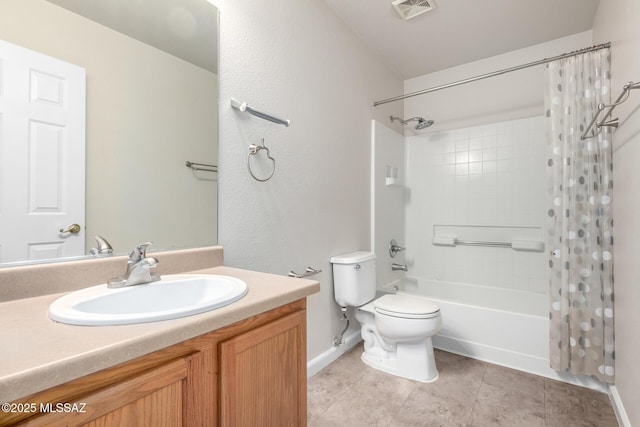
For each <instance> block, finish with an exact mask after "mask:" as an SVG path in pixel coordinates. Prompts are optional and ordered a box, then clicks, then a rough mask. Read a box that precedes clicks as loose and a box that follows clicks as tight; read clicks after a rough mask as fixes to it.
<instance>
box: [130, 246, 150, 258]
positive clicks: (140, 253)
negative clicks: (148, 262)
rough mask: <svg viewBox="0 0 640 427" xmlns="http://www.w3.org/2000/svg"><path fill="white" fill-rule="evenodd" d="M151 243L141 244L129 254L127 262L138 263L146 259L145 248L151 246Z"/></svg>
mask: <svg viewBox="0 0 640 427" xmlns="http://www.w3.org/2000/svg"><path fill="white" fill-rule="evenodd" d="M152 244H153V242H146V243H141V244H139V245H138V246H136V248H135V249H134V250H132V251H131V253H129V261H131V262H138V261H140V260H142V259H144V258H146V257H147V247H149V246H151V245H152Z"/></svg>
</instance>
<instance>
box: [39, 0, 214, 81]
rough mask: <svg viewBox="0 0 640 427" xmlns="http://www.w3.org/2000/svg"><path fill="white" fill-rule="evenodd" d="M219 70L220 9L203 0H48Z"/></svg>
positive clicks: (203, 66)
mask: <svg viewBox="0 0 640 427" xmlns="http://www.w3.org/2000/svg"><path fill="white" fill-rule="evenodd" d="M49 1H50V2H51V3H55V4H56V5H58V6H60V7H63V8H65V9H67V10H70V11H71V12H74V13H77V14H78V15H82V16H84V17H85V18H88V19H90V20H92V21H95V22H97V23H99V24H102V25H104V26H106V27H109V28H111V29H113V30H116V31H118V32H120V33H123V34H126V35H127V36H129V37H132V38H134V39H137V40H139V41H141V42H143V43H146V44H148V45H150V46H153V47H155V48H157V49H160V50H163V51H165V52H167V53H170V54H172V55H174V56H177V57H178V58H181V59H184V60H185V61H188V62H191V63H192V64H195V65H197V66H199V67H202V68H204V69H206V70H209V71H211V72H213V73H216V74H217V72H218V71H217V70H218V9H217V8H216V7H215V6H213V5H212V4H210V3H209V2H207V1H204V0H126V1H121V0H99V1H98V0H93V1H88V0H49Z"/></svg>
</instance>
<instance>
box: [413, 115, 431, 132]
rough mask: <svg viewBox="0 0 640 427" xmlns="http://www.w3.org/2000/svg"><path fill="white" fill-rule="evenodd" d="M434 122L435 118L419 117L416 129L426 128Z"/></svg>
mask: <svg viewBox="0 0 640 427" xmlns="http://www.w3.org/2000/svg"><path fill="white" fill-rule="evenodd" d="M432 124H433V120H425V119H423V118H422V117H418V124H417V125H416V128H415V129H416V130H422V129H426V128H428V127H429V126H431V125H432Z"/></svg>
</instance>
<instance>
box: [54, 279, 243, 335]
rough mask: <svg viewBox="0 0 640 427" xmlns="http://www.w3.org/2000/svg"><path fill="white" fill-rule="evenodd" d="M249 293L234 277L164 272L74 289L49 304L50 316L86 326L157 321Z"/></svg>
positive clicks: (199, 309)
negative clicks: (125, 283)
mask: <svg viewBox="0 0 640 427" xmlns="http://www.w3.org/2000/svg"><path fill="white" fill-rule="evenodd" d="M246 294H247V284H246V283H245V282H243V281H242V280H239V279H236V278H234V277H228V276H218V275H207V274H174V275H164V276H162V278H161V280H160V281H157V282H152V283H148V284H144V285H136V286H130V287H124V288H118V289H111V288H107V285H106V284H102V285H97V286H92V287H90V288H86V289H81V290H79V291H76V292H72V293H70V294H67V295H65V296H63V297H60V298H58V299H57V300H55V301H54V302H53V303H52V304H51V305H50V306H49V317H50V318H51V319H52V320H55V321H57V322H61V323H67V324H70V325H86V326H106V325H127V324H131V323H145V322H156V321H159V320H168V319H175V318H177V317H185V316H191V315H193V314H199V313H204V312H206V311H211V310H215V309H217V308H220V307H223V306H225V305H228V304H231V303H233V302H235V301H238V300H239V299H240V298H242V297H243V296H245V295H246Z"/></svg>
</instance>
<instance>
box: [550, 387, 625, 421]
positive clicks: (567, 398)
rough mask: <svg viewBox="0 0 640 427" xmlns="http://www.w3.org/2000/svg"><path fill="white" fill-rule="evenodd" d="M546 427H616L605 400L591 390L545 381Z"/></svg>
mask: <svg viewBox="0 0 640 427" xmlns="http://www.w3.org/2000/svg"><path fill="white" fill-rule="evenodd" d="M545 405H546V419H547V426H548V427H565V426H576V427H618V421H617V420H616V416H615V413H614V412H613V408H612V406H611V402H610V401H609V397H608V396H607V395H606V394H604V393H600V392H597V391H594V390H589V389H586V388H584V387H578V386H573V385H571V384H566V383H563V382H560V381H553V380H545Z"/></svg>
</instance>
